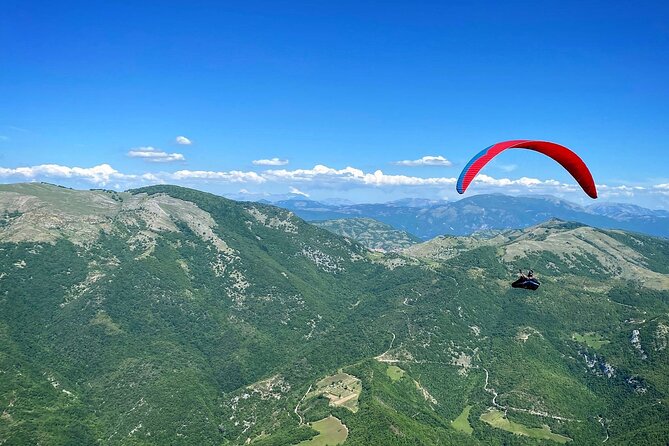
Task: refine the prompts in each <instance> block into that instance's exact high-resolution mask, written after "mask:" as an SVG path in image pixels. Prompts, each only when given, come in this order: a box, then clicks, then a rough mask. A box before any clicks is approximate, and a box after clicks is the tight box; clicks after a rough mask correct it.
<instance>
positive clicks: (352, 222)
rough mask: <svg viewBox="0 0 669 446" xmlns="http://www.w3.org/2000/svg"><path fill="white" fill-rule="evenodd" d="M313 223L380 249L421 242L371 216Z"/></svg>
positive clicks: (401, 247)
mask: <svg viewBox="0 0 669 446" xmlns="http://www.w3.org/2000/svg"><path fill="white" fill-rule="evenodd" d="M312 223H313V224H315V225H316V226H319V227H321V228H323V229H327V230H328V231H330V232H333V233H335V234H337V235H341V236H342V237H347V238H350V239H353V240H355V241H357V242H360V243H361V244H363V245H364V246H365V247H367V248H369V249H374V250H378V251H399V250H401V249H404V248H408V247H409V246H411V245H415V244H416V243H419V242H420V239H419V238H418V237H416V236H415V235H411V234H409V233H408V232H406V231H399V230H397V229H394V228H393V227H392V226H390V225H387V224H385V223H381V222H380V221H376V220H374V219H371V218H342V219H338V220H324V221H316V222H312Z"/></svg>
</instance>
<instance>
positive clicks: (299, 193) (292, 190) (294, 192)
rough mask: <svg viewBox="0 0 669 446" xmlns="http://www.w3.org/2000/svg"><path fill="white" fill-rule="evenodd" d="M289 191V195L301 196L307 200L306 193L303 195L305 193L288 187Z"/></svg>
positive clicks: (307, 195)
mask: <svg viewBox="0 0 669 446" xmlns="http://www.w3.org/2000/svg"><path fill="white" fill-rule="evenodd" d="M289 190H290V193H291V194H295V195H302V196H303V197H307V198H309V194H307V193H305V192H302V191H301V190H299V189H298V188H296V187H293V186H290V189H289Z"/></svg>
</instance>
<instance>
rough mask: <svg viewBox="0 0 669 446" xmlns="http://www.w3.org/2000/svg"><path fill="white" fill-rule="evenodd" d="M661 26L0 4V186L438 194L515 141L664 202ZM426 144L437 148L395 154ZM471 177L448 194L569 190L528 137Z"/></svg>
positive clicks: (667, 161)
mask: <svg viewBox="0 0 669 446" xmlns="http://www.w3.org/2000/svg"><path fill="white" fill-rule="evenodd" d="M111 3H118V4H111ZM139 3H141V4H139ZM192 3H196V4H195V5H193V4H192ZM502 3H503V4H502ZM667 23H669V7H667V6H664V5H663V4H662V3H661V2H648V3H643V2H642V3H636V4H632V3H630V2H390V1H384V2H320V1H310V2H234V3H233V2H210V3H208V2H181V3H177V2H106V3H104V4H103V3H102V2H30V1H11V0H10V1H9V2H3V14H2V15H1V16H0V43H1V45H0V181H3V182H15V181H32V180H44V181H50V182H54V183H59V184H65V185H68V186H73V187H81V188H88V187H100V186H104V187H110V188H121V189H124V188H127V187H134V186H139V185H144V184H151V183H156V182H167V183H177V184H182V185H186V186H191V187H196V188H199V189H205V190H210V191H213V192H217V193H221V194H228V195H230V194H236V193H238V192H239V191H240V190H244V191H248V192H249V193H252V194H258V196H261V195H262V194H269V193H287V192H289V191H291V190H293V191H300V192H303V193H305V194H308V195H310V196H311V197H312V198H316V199H319V198H326V197H344V198H348V199H351V200H354V201H358V202H364V201H386V200H393V199H397V198H403V197H407V196H422V197H429V198H447V199H454V198H457V194H456V193H455V190H454V189H455V187H454V184H453V180H454V178H456V177H457V176H458V174H459V172H460V169H461V168H462V167H463V166H464V164H466V162H467V161H468V159H469V157H470V156H472V155H474V154H475V153H477V152H478V151H480V150H481V149H482V148H484V147H487V146H488V145H490V144H492V143H494V142H497V141H502V140H506V139H524V138H528V139H545V140H551V141H555V142H558V143H561V144H564V145H566V146H568V147H570V148H572V149H574V150H575V151H576V152H578V153H579V154H580V155H581V156H582V158H583V159H584V160H585V161H586V162H587V164H588V165H589V166H590V168H591V170H592V172H593V175H594V177H595V180H596V182H597V184H598V185H600V196H601V197H602V199H603V200H613V201H627V202H633V203H637V204H641V205H644V206H648V207H654V208H669V156H667V154H666V153H667V151H666V149H667V144H666V141H667V140H668V139H669V138H668V137H669V125H667V124H668V123H669V82H667V79H669V26H667ZM178 136H183V137H186V138H187V139H188V140H189V141H190V142H191V144H178V143H177V142H176V138H177V137H178ZM184 141H185V140H182V142H184ZM425 156H432V157H442V158H443V159H445V160H446V161H444V160H440V159H436V160H435V159H432V161H431V162H427V163H425V162H423V163H421V162H416V163H413V165H412V163H397V162H398V161H403V160H407V161H412V160H414V161H415V160H421V159H423V157H425ZM274 158H277V159H278V161H277V162H275V163H274V164H282V165H273V166H272V165H266V164H267V163H265V164H262V163H260V164H258V163H255V164H254V163H253V161H254V160H255V161H258V160H271V159H274ZM281 161H286V163H281ZM316 166H320V167H316ZM379 171H380V172H379ZM483 173H484V174H485V175H486V177H484V178H483V181H479V182H477V183H475V184H473V185H472V187H471V188H470V189H469V191H468V193H472V194H474V193H482V192H503V193H514V194H525V193H542V194H543V193H552V194H556V195H559V196H563V197H565V198H568V199H572V200H575V201H578V202H582V203H588V202H589V201H588V200H589V199H588V198H587V197H586V196H585V195H584V194H582V193H580V192H579V191H578V190H577V189H576V188H575V187H574V181H573V180H572V179H571V178H570V177H569V176H568V174H567V173H566V172H564V171H563V170H562V169H561V168H560V167H559V166H558V165H556V164H555V163H554V162H553V161H551V160H547V159H544V158H543V157H542V156H541V155H539V154H535V153H532V152H529V151H522V150H514V151H509V152H507V153H505V154H503V155H502V156H500V157H499V158H498V159H497V160H495V161H494V162H493V163H491V164H490V165H488V166H487V167H486V169H485V170H484V171H483ZM524 177H527V178H529V179H530V180H522V179H523V178H524ZM535 180H539V182H537V181H535ZM551 180H556V181H557V183H559V184H558V185H555V181H551Z"/></svg>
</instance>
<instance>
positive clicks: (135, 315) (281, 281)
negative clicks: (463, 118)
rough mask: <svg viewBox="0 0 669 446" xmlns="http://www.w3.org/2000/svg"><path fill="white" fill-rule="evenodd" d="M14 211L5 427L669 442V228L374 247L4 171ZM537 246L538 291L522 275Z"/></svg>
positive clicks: (194, 194)
mask: <svg viewBox="0 0 669 446" xmlns="http://www.w3.org/2000/svg"><path fill="white" fill-rule="evenodd" d="M0 217H2V218H0V222H1V223H0V242H1V243H0V271H1V272H0V378H1V379H0V442H4V443H5V444H36V443H40V444H57V445H58V444H198V445H206V444H212V445H221V444H230V445H233V444H235V445H237V444H247V443H248V442H251V443H252V444H254V445H289V444H298V443H300V442H303V441H304V442H306V443H303V444H317V443H315V442H319V441H320V442H328V441H331V442H337V441H341V440H342V439H343V438H345V439H346V440H345V444H346V445H375V444H378V445H390V444H400V445H406V444H413V445H419V444H420V445H423V444H428V445H429V444H434V445H436V444H442V445H443V444H453V445H461V444H463V445H467V444H472V445H476V444H479V445H483V444H502V443H505V442H506V443H508V444H554V443H555V442H556V441H563V439H565V438H566V439H570V444H575V445H577V444H580V445H591V444H598V443H601V442H602V441H604V440H605V439H607V438H608V440H607V444H665V443H666V442H667V440H669V426H667V424H666V419H667V418H669V409H667V403H669V401H668V399H667V393H668V392H669V380H668V379H667V376H669V358H668V357H667V355H668V353H667V352H668V349H667V345H668V343H669V291H668V290H667V288H666V287H665V286H664V283H665V282H664V281H665V280H666V278H667V271H666V263H665V262H664V259H666V257H667V253H668V252H669V251H668V244H667V242H665V241H663V240H660V239H653V238H649V237H642V236H638V235H634V234H628V233H624V232H605V231H596V230H593V229H591V228H587V227H583V226H576V227H572V226H570V225H568V224H563V223H559V222H558V223H556V222H551V223H549V224H547V225H543V226H542V225H540V226H537V227H535V228H531V229H529V230H526V231H518V232H514V233H502V234H498V235H496V236H494V237H489V236H486V237H483V236H481V237H479V238H478V239H476V240H473V239H466V238H461V239H455V240H454V241H451V242H450V244H451V245H453V246H455V247H456V248H457V249H455V252H450V254H448V255H441V254H440V255H433V254H432V253H433V252H439V249H437V248H434V247H430V246H427V245H425V246H424V245H417V246H416V247H412V248H410V249H411V251H410V253H411V255H410V256H401V255H397V254H381V253H371V252H369V251H368V250H367V249H365V248H364V247H363V246H362V245H360V244H358V243H356V242H353V241H351V240H348V239H345V238H342V237H339V236H336V235H334V234H332V233H330V232H328V231H325V230H323V229H321V228H318V227H316V226H313V225H310V224H307V223H305V222H304V221H302V220H300V219H299V218H297V217H295V216H294V215H293V214H291V213H290V212H288V211H285V210H282V209H279V208H275V207H272V206H266V205H261V204H252V203H238V202H234V201H230V200H226V199H223V198H220V197H217V196H214V195H211V194H206V193H202V192H198V191H194V190H190V189H184V188H179V187H173V186H156V187H150V188H144V189H140V190H135V191H130V192H128V193H116V192H107V191H72V190H67V189H63V188H58V187H54V186H49V185H39V184H31V185H7V186H2V187H1V188H0ZM430 243H433V244H434V243H437V244H438V243H440V240H439V239H438V240H435V241H433V242H428V245H429V244H430ZM572 248H573V249H572ZM449 249H451V248H449ZM414 250H417V251H414ZM611 259H618V260H617V261H616V262H617V263H616V262H614V261H613V260H611ZM528 265H531V266H532V267H534V269H535V271H537V273H538V274H539V277H540V279H541V280H542V286H541V288H540V289H539V290H538V291H537V292H535V293H532V292H525V291H524V290H514V289H510V288H509V286H508V283H509V281H510V280H512V274H513V273H512V271H514V270H515V269H516V268H518V267H524V268H526V267H528ZM651 282H652V283H651ZM495 410H498V411H499V413H500V414H502V415H500V414H498V413H497V412H494V411H495ZM463 413H464V415H462V414H463ZM504 413H506V417H507V418H504V416H503V414H504ZM330 416H334V417H336V419H337V420H339V421H338V422H337V420H334V419H333V418H330ZM456 419H457V420H458V421H457V423H455V424H454V423H452V422H453V421H454V420H456ZM466 422H468V423H469V425H470V428H471V430H470V429H467V428H466V425H465V423H466ZM342 423H343V424H342ZM319 432H320V434H319ZM514 432H516V433H514ZM317 434H318V435H319V437H317Z"/></svg>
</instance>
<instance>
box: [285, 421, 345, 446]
mask: <svg viewBox="0 0 669 446" xmlns="http://www.w3.org/2000/svg"><path fill="white" fill-rule="evenodd" d="M309 425H310V426H311V427H312V428H313V429H316V430H317V431H318V432H320V433H319V434H318V435H316V436H315V437H314V438H312V439H311V440H305V441H303V442H301V443H298V444H297V446H326V445H329V446H334V445H337V444H342V443H343V442H344V441H346V438H347V437H348V428H347V427H346V425H345V424H343V423H342V422H341V421H340V420H339V418H335V417H333V416H332V415H330V416H329V417H327V418H323V419H322V420H320V421H315V422H313V423H310V424H309Z"/></svg>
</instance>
